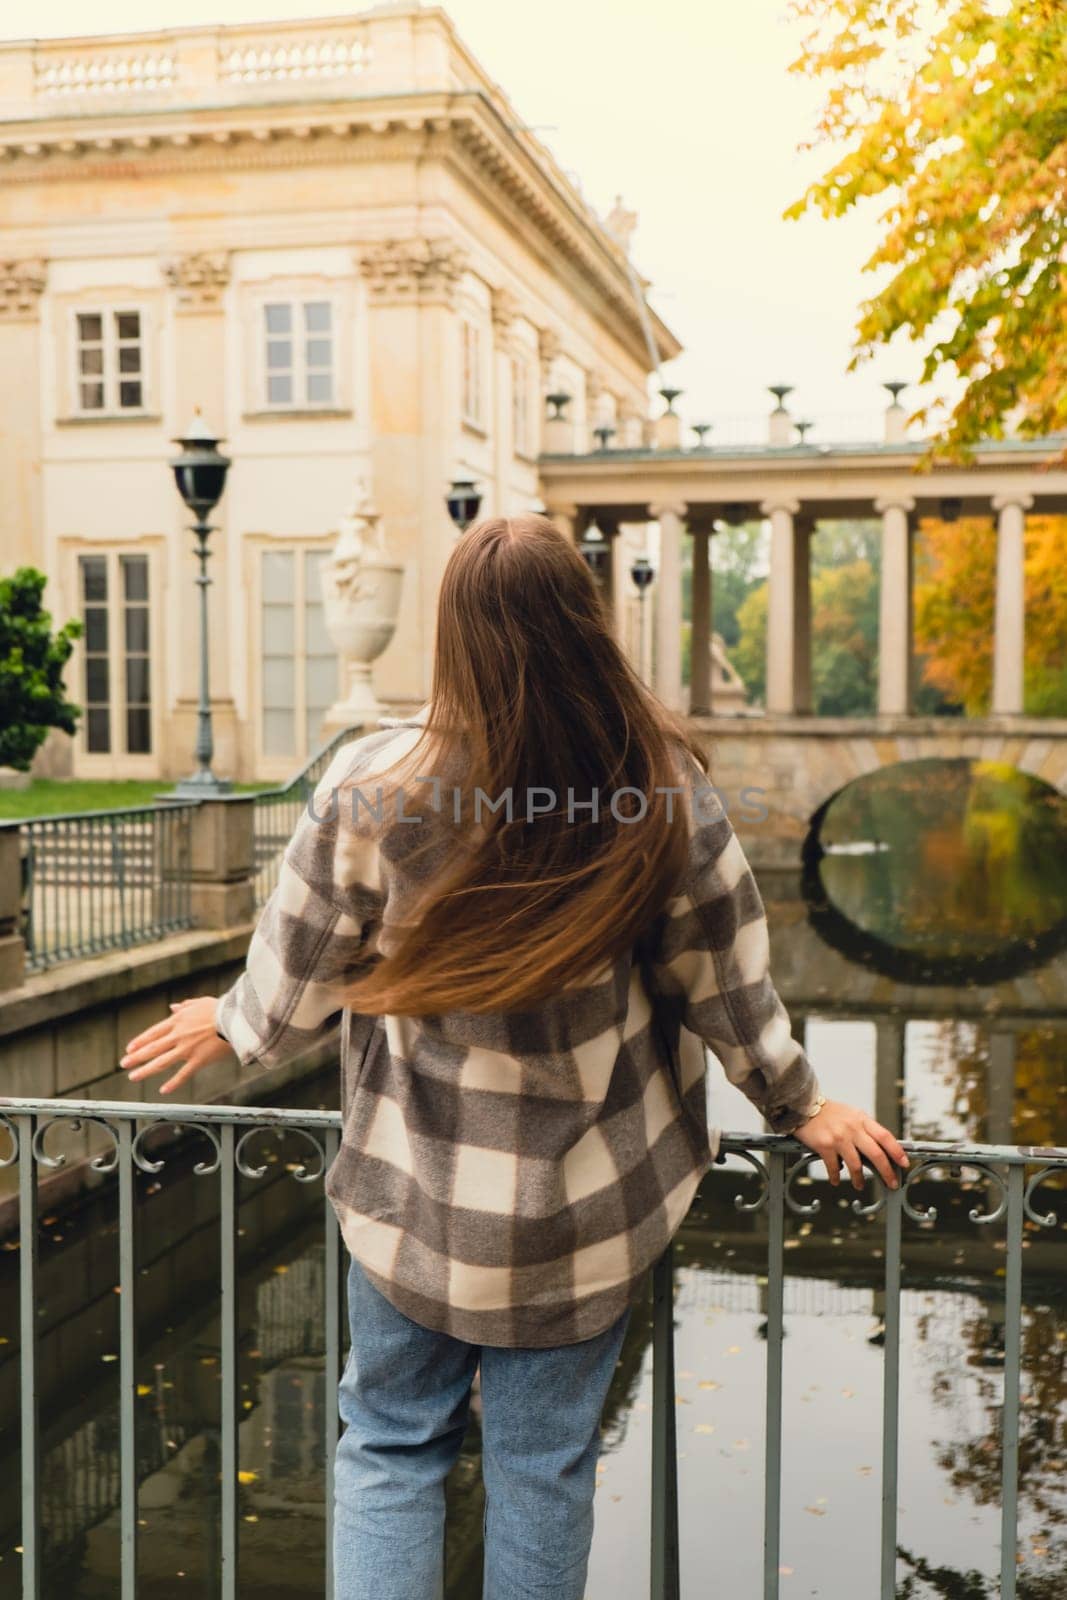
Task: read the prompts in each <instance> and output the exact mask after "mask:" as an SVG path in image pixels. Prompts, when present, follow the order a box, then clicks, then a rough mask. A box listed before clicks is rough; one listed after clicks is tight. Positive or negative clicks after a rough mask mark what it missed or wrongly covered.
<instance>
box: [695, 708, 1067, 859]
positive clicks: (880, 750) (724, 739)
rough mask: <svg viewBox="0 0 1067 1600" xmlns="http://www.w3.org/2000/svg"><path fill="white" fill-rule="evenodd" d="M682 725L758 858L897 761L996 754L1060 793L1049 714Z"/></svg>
mask: <svg viewBox="0 0 1067 1600" xmlns="http://www.w3.org/2000/svg"><path fill="white" fill-rule="evenodd" d="M691 726H692V729H693V732H694V733H695V734H696V737H697V739H698V741H699V743H700V745H701V747H702V748H703V749H704V750H705V751H706V752H707V754H708V756H709V759H710V764H711V765H710V775H711V780H712V782H713V783H714V784H715V785H716V787H717V788H718V790H719V792H720V794H721V795H722V799H723V803H724V804H725V805H726V807H727V810H728V812H729V816H730V820H731V822H732V823H733V825H734V827H735V829H736V830H737V834H738V837H739V838H740V839H741V841H742V843H743V845H744V847H745V849H746V851H747V853H748V854H749V857H750V859H751V860H752V861H753V863H754V864H758V865H767V866H778V865H788V864H790V863H791V862H796V861H797V860H798V859H799V855H800V849H801V846H802V844H803V842H804V839H805V837H806V836H807V833H808V830H809V827H810V824H811V818H812V816H813V815H814V813H815V812H816V811H817V810H818V809H819V807H820V806H821V805H822V804H823V803H824V801H826V800H829V799H830V797H831V796H832V795H834V794H836V793H837V792H838V790H839V789H843V788H844V787H845V785H846V784H848V783H851V782H852V781H853V780H854V779H855V778H859V777H862V775H863V774H864V773H867V772H873V771H875V770H876V769H877V768H879V767H888V766H892V765H894V764H895V763H897V762H902V761H919V760H924V759H929V758H931V757H938V758H941V759H952V758H958V757H970V758H971V759H973V760H977V761H995V762H1005V763H1007V764H1008V765H1010V766H1014V767H1018V768H1019V770H1020V771H1022V772H1029V773H1032V774H1033V775H1034V776H1035V777H1038V778H1042V779H1043V780H1044V781H1045V782H1046V783H1049V784H1051V785H1052V786H1053V787H1054V788H1056V789H1059V790H1060V791H1061V793H1067V721H1062V720H1057V719H1053V718H1049V717H1042V718H1037V717H1032V718H1019V717H1012V718H992V717H989V718H982V719H978V718H963V717H960V718H954V717H923V718H920V717H909V718H907V719H906V720H904V719H899V718H890V717H862V718H860V717H847V718H846V717H773V716H764V717H701V718H695V719H694V720H693V722H692V724H691Z"/></svg>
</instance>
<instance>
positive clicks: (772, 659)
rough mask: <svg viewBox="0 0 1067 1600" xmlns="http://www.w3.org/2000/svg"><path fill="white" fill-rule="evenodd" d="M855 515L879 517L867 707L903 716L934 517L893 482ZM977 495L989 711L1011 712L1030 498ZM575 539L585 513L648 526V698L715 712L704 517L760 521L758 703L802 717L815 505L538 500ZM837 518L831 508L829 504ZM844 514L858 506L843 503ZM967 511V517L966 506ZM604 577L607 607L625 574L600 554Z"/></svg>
mask: <svg viewBox="0 0 1067 1600" xmlns="http://www.w3.org/2000/svg"><path fill="white" fill-rule="evenodd" d="M867 504H868V506H869V511H868V512H867V514H868V515H869V514H871V513H873V514H875V515H877V516H878V517H879V518H880V519H881V527H882V539H881V583H880V597H879V623H878V712H879V714H880V715H884V716H907V715H909V714H910V712H911V710H912V706H913V696H914V687H915V684H914V648H913V631H914V630H913V594H914V551H915V535H916V530H917V527H918V519H919V516H920V514H921V515H924V516H932V517H936V516H938V515H939V514H940V515H944V511H943V508H942V507H941V506H939V505H938V503H937V502H934V503H933V504H924V505H923V506H922V507H921V510H920V505H919V502H918V501H917V499H916V497H915V496H914V495H912V494H909V493H907V492H906V491H905V490H904V489H903V488H901V489H896V488H894V490H893V491H892V492H890V493H885V494H882V495H879V496H877V497H874V498H872V499H871V500H870V501H869V502H867ZM986 504H987V505H988V506H989V507H990V509H991V512H992V514H993V515H994V517H995V518H996V526H997V563H996V599H995V606H994V624H993V696H992V711H993V713H994V715H998V716H1014V715H1018V714H1020V713H1021V712H1022V710H1023V653H1024V644H1025V582H1024V579H1025V564H1024V558H1025V537H1026V515H1027V512H1028V511H1029V510H1030V509H1031V508H1032V507H1033V505H1034V496H1033V495H1032V494H1030V493H1028V492H1024V491H1023V490H1021V489H1019V490H1013V491H1010V492H1007V493H1001V494H997V495H994V496H992V497H991V498H990V500H989V501H987V502H986ZM550 511H551V514H552V515H553V516H554V517H556V520H557V521H558V522H559V523H560V525H561V526H562V527H563V528H564V529H565V530H566V531H567V532H569V533H570V534H571V535H572V536H573V537H574V538H575V539H576V540H579V539H580V538H581V536H582V531H583V529H584V528H585V527H586V526H587V525H588V524H589V522H590V521H592V520H593V519H595V520H596V523H597V525H598V527H599V528H600V529H601V531H602V532H603V533H604V534H605V536H606V537H607V538H608V539H609V540H610V541H612V542H614V536H615V535H616V534H617V531H618V527H619V523H620V520H622V521H637V520H646V519H647V520H649V521H652V522H655V523H657V524H658V527H659V562H658V569H657V572H656V580H655V588H654V591H653V594H654V603H653V614H654V650H653V665H652V674H651V677H652V683H653V687H654V688H655V689H656V692H657V693H658V694H659V695H660V697H661V698H662V699H663V700H664V701H665V702H666V703H667V704H668V705H670V706H672V707H674V708H675V709H678V710H688V711H689V712H690V714H691V715H697V716H700V715H709V714H711V713H713V712H714V711H715V703H714V702H715V691H714V685H713V684H712V682H711V668H710V663H711V654H710V644H711V632H712V626H711V619H712V564H711V542H712V538H713V536H714V531H715V528H716V525H717V524H718V523H720V522H722V521H723V520H726V521H727V522H737V521H739V520H751V519H753V518H755V517H757V516H759V517H762V518H764V519H766V521H767V522H768V524H769V527H770V557H769V578H768V604H767V691H766V709H767V711H768V712H770V713H773V714H777V715H785V716H790V715H800V716H803V715H810V714H811V712H812V709H813V704H812V670H811V637H812V611H811V538H812V534H813V532H814V529H815V524H816V520H817V517H820V516H826V515H833V514H834V512H833V509H832V508H830V509H829V510H827V508H826V507H825V505H817V504H816V503H813V502H805V501H804V500H803V499H802V498H800V497H798V496H795V495H793V494H791V493H788V492H787V493H778V494H771V495H770V496H768V497H767V498H764V499H762V500H760V501H758V502H756V503H755V504H750V505H744V506H738V505H734V504H727V505H716V504H713V503H710V502H709V503H705V502H691V501H690V502H687V501H685V500H682V499H677V500H675V499H662V500H654V499H650V500H649V501H647V502H646V503H645V504H644V505H641V506H638V507H629V508H620V507H618V506H607V507H603V506H586V507H578V506H574V505H571V506H566V507H562V508H559V507H557V508H550ZM837 514H838V515H843V514H844V513H843V512H838V513H837ZM847 514H848V515H849V516H850V517H853V518H856V517H861V516H863V515H864V514H865V513H864V508H863V507H862V506H861V507H858V508H852V507H850V508H849V510H848V513H847ZM968 514H970V513H969V512H968ZM686 538H689V539H691V541H692V605H691V660H690V667H691V672H690V685H689V693H688V696H686V695H685V694H684V691H683V661H682V623H683V615H682V570H683V556H684V547H685V540H686ZM606 571H607V574H608V576H607V579H606V581H607V582H608V583H609V584H610V587H611V591H612V596H613V598H614V600H615V603H616V604H618V603H619V601H620V598H621V596H622V594H623V593H624V592H625V585H626V584H627V583H628V581H629V580H628V577H627V574H626V572H625V571H623V570H620V563H619V562H618V561H615V560H610V561H609V562H608V564H607V569H606Z"/></svg>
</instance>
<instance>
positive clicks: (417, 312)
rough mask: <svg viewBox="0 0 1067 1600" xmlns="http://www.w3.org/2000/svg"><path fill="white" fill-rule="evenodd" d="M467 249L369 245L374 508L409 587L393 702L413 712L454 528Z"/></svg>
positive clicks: (394, 650) (427, 241) (437, 239)
mask: <svg viewBox="0 0 1067 1600" xmlns="http://www.w3.org/2000/svg"><path fill="white" fill-rule="evenodd" d="M466 263H467V256H466V252H465V251H464V250H463V248H462V247H461V246H460V245H459V244H458V243H457V242H456V241H455V240H453V239H451V238H449V237H448V236H447V235H445V236H434V237H426V236H422V235H418V236H413V237H406V238H400V239H385V240H379V241H376V242H375V243H373V244H369V245H367V246H366V247H365V248H364V249H363V251H362V252H361V253H360V257H359V268H360V272H361V273H362V276H363V279H364V282H365V284H366V291H367V303H368V317H367V324H368V339H367V343H368V365H369V392H370V397H371V415H370V427H369V430H368V431H369V435H370V439H371V450H372V459H373V482H374V485H375V492H376V494H377V495H378V497H379V500H378V507H379V510H380V511H381V514H382V518H383V520H384V522H385V525H386V526H387V527H388V529H389V543H390V547H391V550H392V553H393V555H394V556H395V557H396V559H397V560H398V561H402V562H404V563H405V564H406V566H407V569H408V574H409V587H408V592H407V594H406V596H405V602H404V606H403V610H402V612H401V615H400V617H399V619H398V622H397V629H396V634H395V636H394V638H393V641H392V643H391V644H390V646H389V649H388V655H387V660H388V681H389V685H390V703H391V704H394V705H397V706H399V707H407V708H414V707H415V706H418V705H421V704H422V702H423V701H424V700H425V698H426V695H427V694H428V692H429V687H430V677H431V672H432V668H433V641H434V627H435V622H436V613H437V591H438V588H439V586H440V581H441V574H442V573H443V571H444V566H445V562H446V560H447V559H448V555H449V553H450V551H451V548H452V540H453V533H454V530H453V528H452V526H451V524H450V523H449V521H448V516H447V513H446V510H445V506H444V493H445V486H446V485H447V484H448V483H449V482H450V481H451V479H452V477H453V475H454V473H455V470H456V460H455V455H454V450H455V440H456V438H457V437H458V432H459V393H460V389H459V333H458V327H457V319H456V313H455V300H456V292H457V289H458V286H459V283H460V280H461V279H462V276H463V273H464V271H465V269H466Z"/></svg>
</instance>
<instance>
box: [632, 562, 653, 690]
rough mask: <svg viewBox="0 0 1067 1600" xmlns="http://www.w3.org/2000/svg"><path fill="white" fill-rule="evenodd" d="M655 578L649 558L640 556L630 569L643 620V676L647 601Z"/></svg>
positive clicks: (639, 613)
mask: <svg viewBox="0 0 1067 1600" xmlns="http://www.w3.org/2000/svg"><path fill="white" fill-rule="evenodd" d="M655 576H656V570H655V568H654V567H653V565H652V563H651V561H650V560H649V559H648V557H647V556H638V557H637V559H636V560H635V561H634V563H633V565H632V566H631V568H630V577H631V579H632V580H633V586H634V588H635V589H636V590H637V598H638V600H639V601H640V609H639V612H638V615H639V617H640V619H641V620H640V623H639V626H638V637H639V638H640V640H641V673H642V676H644V675H645V670H646V667H647V663H646V661H645V600H646V598H647V596H648V591H649V589H650V588H651V587H652V580H653V579H654V578H655Z"/></svg>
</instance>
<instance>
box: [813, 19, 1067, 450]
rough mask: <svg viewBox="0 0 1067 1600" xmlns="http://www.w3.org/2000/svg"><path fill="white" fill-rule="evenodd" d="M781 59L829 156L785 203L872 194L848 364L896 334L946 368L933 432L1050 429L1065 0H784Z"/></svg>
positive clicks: (1062, 361)
mask: <svg viewBox="0 0 1067 1600" xmlns="http://www.w3.org/2000/svg"><path fill="white" fill-rule="evenodd" d="M791 9H792V13H793V15H794V16H796V17H797V18H799V19H800V20H801V21H802V22H804V23H806V24H807V25H808V31H807V33H806V35H805V37H804V41H803V46H802V51H801V54H800V57H799V58H798V60H797V61H796V62H795V63H794V71H797V72H799V73H802V74H804V75H806V76H807V77H809V78H812V79H815V80H820V81H822V82H823V83H825V84H826V86H827V87H826V97H825V100H824V103H823V106H822V110H821V114H820V116H819V119H818V123H817V128H816V132H815V136H814V138H813V140H812V141H811V147H812V148H818V147H819V146H821V145H824V144H825V145H830V146H832V147H835V150H838V151H843V153H836V154H835V158H834V159H833V162H832V165H831V166H830V168H829V170H828V171H827V172H826V173H825V174H824V175H823V176H822V177H821V178H820V179H819V180H818V181H817V182H815V183H813V184H812V185H811V187H810V188H809V189H808V191H807V193H806V194H805V195H804V196H803V197H802V199H800V200H799V201H798V202H797V203H796V205H794V206H793V207H791V208H790V210H789V211H788V212H787V213H786V215H787V216H790V217H799V216H801V215H803V214H804V213H805V212H807V211H810V210H815V211H818V212H821V213H822V214H823V215H824V216H826V217H835V216H843V215H844V214H845V213H847V212H849V211H851V210H852V209H853V208H854V207H856V206H857V205H859V204H860V202H861V201H863V200H864V199H867V198H870V197H884V198H885V199H886V200H887V201H888V204H887V207H886V209H885V212H884V214H883V223H884V232H883V237H882V240H881V243H880V244H879V246H878V248H877V250H876V251H875V252H874V254H873V256H872V257H871V259H870V260H869V261H868V263H867V267H868V269H869V270H872V271H877V270H884V271H885V272H886V273H887V278H886V281H885V283H884V286H883V287H882V288H881V289H880V290H879V292H878V293H877V294H875V295H873V296H872V298H870V299H869V300H867V301H866V302H865V303H864V304H863V305H862V307H861V314H860V319H859V323H858V326H857V330H856V347H855V355H854V358H853V361H852V367H853V368H855V367H856V366H857V365H858V364H859V363H860V362H861V361H863V360H864V359H865V358H867V357H869V356H870V355H871V354H872V353H873V352H874V350H875V349H876V348H878V347H879V346H882V345H884V344H886V343H888V342H889V340H890V339H892V338H893V336H894V335H895V334H897V333H899V332H902V331H903V332H906V333H907V334H908V335H910V337H911V338H912V339H914V340H916V341H919V342H920V343H922V344H923V345H924V346H925V348H926V354H925V359H924V363H923V369H922V379H923V382H924V383H927V382H929V381H930V380H932V379H933V378H934V377H935V375H937V374H939V373H940V372H942V371H943V370H944V369H945V368H948V369H949V370H950V372H953V373H955V374H956V375H958V378H959V379H960V381H961V383H960V393H959V396H958V398H957V400H956V401H955V403H954V404H950V403H948V402H945V403H944V404H943V405H942V404H941V403H940V402H936V401H935V402H934V403H932V404H928V405H926V406H923V407H921V408H920V409H919V410H918V411H917V412H916V419H917V420H918V421H920V422H922V423H924V424H927V425H928V426H933V427H934V428H936V429H937V431H938V434H939V437H938V440H937V445H936V448H937V449H938V450H940V451H943V452H946V453H948V452H954V453H965V452H966V450H967V449H968V448H969V447H970V446H972V445H973V444H975V443H976V442H977V441H978V440H980V439H982V438H986V437H989V438H998V437H1001V436H1003V434H1004V433H1005V432H1006V431H1008V430H1009V429H1010V430H1014V431H1016V432H1018V433H1019V434H1021V435H1031V436H1034V435H1041V434H1048V433H1053V432H1056V431H1058V430H1060V429H1064V428H1067V337H1065V335H1067V235H1065V226H1067V219H1065V209H1067V207H1065V200H1067V6H1065V5H1064V3H1063V0H792V5H791Z"/></svg>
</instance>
